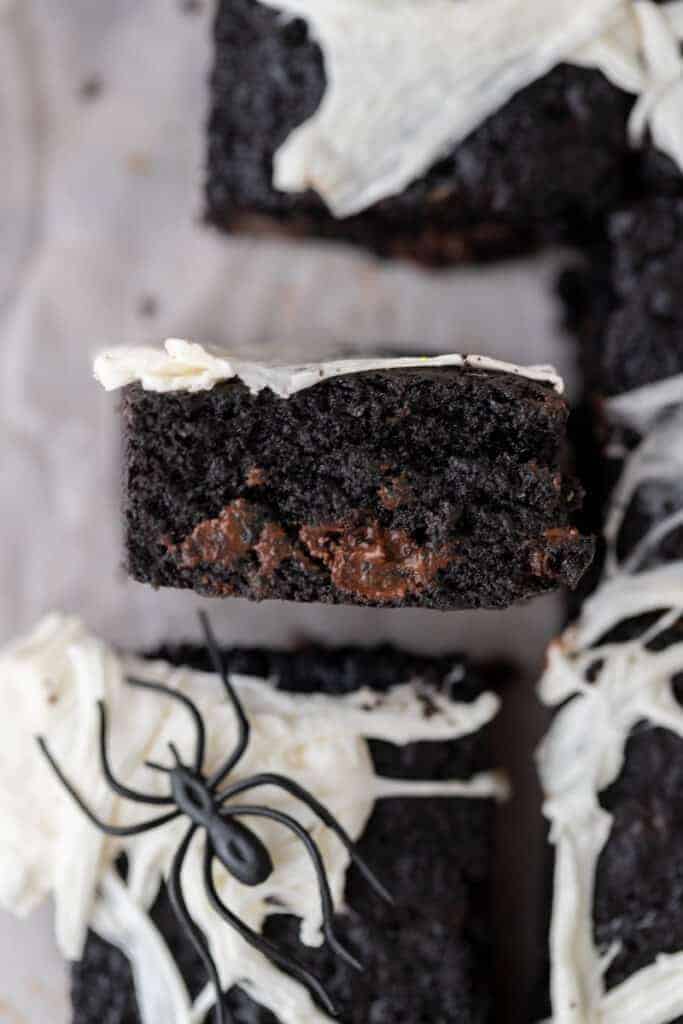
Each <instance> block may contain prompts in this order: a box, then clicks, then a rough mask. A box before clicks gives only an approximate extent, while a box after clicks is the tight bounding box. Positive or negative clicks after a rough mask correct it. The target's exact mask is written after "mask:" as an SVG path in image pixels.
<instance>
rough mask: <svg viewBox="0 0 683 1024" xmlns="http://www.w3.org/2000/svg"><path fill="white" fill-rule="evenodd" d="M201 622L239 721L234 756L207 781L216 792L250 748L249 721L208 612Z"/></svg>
mask: <svg viewBox="0 0 683 1024" xmlns="http://www.w3.org/2000/svg"><path fill="white" fill-rule="evenodd" d="M199 621H200V622H201V624H202V629H203V630H204V639H205V642H206V647H207V650H208V652H209V656H210V657H211V662H212V664H213V667H214V671H215V672H216V673H217V674H218V675H219V676H220V677H221V681H222V683H223V686H224V687H225V692H226V693H227V695H228V700H229V701H230V703H231V704H232V707H233V710H234V712H235V717H236V719H237V744H236V746H235V749H234V750H233V752H232V754H231V755H230V757H229V758H228V759H227V761H225V763H224V764H223V765H222V766H221V767H220V768H218V769H217V771H215V772H214V773H213V775H210V776H209V778H208V779H207V785H208V787H209V789H211V790H214V791H215V790H216V789H217V788H218V786H220V784H221V782H222V781H223V779H225V778H226V776H228V775H229V774H230V772H231V771H232V769H233V768H234V767H235V765H236V764H237V762H238V761H239V760H240V758H241V757H242V756H243V754H244V752H245V750H246V749H247V747H248V746H249V721H248V719H247V716H246V715H245V713H244V708H243V707H242V703H241V701H240V699H239V697H238V696H237V694H236V693H235V690H234V688H233V685H232V683H231V682H230V679H229V678H228V673H227V672H226V670H225V664H224V663H223V657H222V655H221V650H220V647H219V646H218V643H217V641H216V637H215V636H214V632H213V629H212V628H211V623H210V622H209V617H208V615H207V614H206V612H204V611H201V612H200V613H199Z"/></svg>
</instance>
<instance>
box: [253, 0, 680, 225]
mask: <svg viewBox="0 0 683 1024" xmlns="http://www.w3.org/2000/svg"><path fill="white" fill-rule="evenodd" d="M263 2H265V3H266V4H267V5H269V6H271V7H274V8H276V9H277V10H279V11H281V12H283V13H284V14H285V15H288V16H292V17H300V18H303V19H305V21H306V22H307V24H308V26H309V29H310V32H311V35H312V37H313V38H314V39H315V41H316V42H317V43H318V44H319V45H320V47H321V49H322V53H323V58H324V62H325V70H326V78H327V84H326V89H325V93H324V95H323V99H322V102H321V103H320V106H319V107H318V109H317V111H316V112H315V113H314V114H313V115H312V116H311V117H310V118H309V119H308V120H306V121H305V122H304V123H303V124H302V125H300V126H299V127H297V128H295V129H294V130H293V131H292V132H291V133H290V135H289V136H288V138H287V139H285V141H284V143H283V144H282V145H281V147H280V149H279V150H278V152H277V153H276V157H275V163H274V177H273V183H274V185H275V187H276V188H278V189H281V190H282V191H285V192H302V191H304V190H305V189H307V188H312V189H314V190H315V191H316V192H317V193H318V194H319V195H320V196H321V197H322V198H323V199H324V200H325V202H326V203H327V205H328V207H329V208H330V210H331V211H332V212H333V214H334V215H335V216H337V217H347V216H350V215H351V214H354V213H358V212H360V211H362V210H364V209H367V208H368V207H369V206H371V205H372V204H373V203H376V202H378V201H379V200H381V199H384V198H386V197H387V196H391V195H395V194H397V193H400V192H402V191H404V189H405V188H406V187H407V186H408V185H409V184H410V183H411V182H412V181H414V180H415V179H417V178H419V177H420V176H421V175H422V174H424V173H425V171H427V170H428V169H429V168H430V167H431V166H432V165H433V164H434V163H435V162H436V161H437V160H438V159H440V158H441V157H443V156H444V155H445V154H446V153H447V152H449V151H450V150H451V149H452V148H453V147H454V146H456V145H457V144H458V143H460V142H462V141H463V140H464V139H465V138H466V137H467V136H468V135H469V134H470V132H472V131H473V130H474V129H476V128H477V127H478V126H479V125H481V124H482V123H483V122H484V121H485V120H486V118H488V117H489V116H490V115H492V114H494V113H495V112H496V111H497V110H499V109H500V108H501V107H502V106H504V104H505V103H506V102H507V101H508V100H509V99H511V98H512V96H514V95H515V93H517V92H519V91H520V90H521V89H523V88H525V87H526V86H527V85H530V84H531V83H532V82H534V81H535V80H537V79H539V78H541V77H542V76H543V75H545V74H546V73H548V72H549V71H551V70H552V68H553V67H555V66H556V65H558V64H560V63H562V62H568V63H574V64H579V65H587V66H590V67H595V68H599V69H600V70H602V71H603V72H604V74H605V75H606V76H607V77H608V78H609V79H610V81H612V82H613V83H614V84H615V85H617V86H618V87H619V88H622V89H625V90H626V91H628V92H630V93H632V94H634V95H635V96H636V97H637V102H636V105H635V108H634V110H633V116H632V119H631V123H630V135H631V139H632V142H633V144H634V145H637V144H639V143H641V142H642V140H643V137H644V135H645V133H646V130H649V132H650V135H651V137H652V139H653V141H654V144H655V146H656V147H657V148H658V149H660V150H661V151H662V152H664V153H666V154H667V155H668V156H670V157H671V158H672V159H673V160H674V161H675V162H677V163H678V165H679V166H680V167H681V168H683V61H682V60H681V53H680V43H681V40H683V4H682V3H681V0H670V2H668V3H665V4H664V5H663V6H657V5H656V4H654V3H653V2H651V0H551V2H549V0H473V2H472V0H263Z"/></svg>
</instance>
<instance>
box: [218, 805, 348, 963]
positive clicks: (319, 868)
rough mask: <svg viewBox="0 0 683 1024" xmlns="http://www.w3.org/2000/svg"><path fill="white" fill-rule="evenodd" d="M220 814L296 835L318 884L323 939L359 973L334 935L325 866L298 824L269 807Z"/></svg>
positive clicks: (234, 809) (227, 810) (239, 808)
mask: <svg viewBox="0 0 683 1024" xmlns="http://www.w3.org/2000/svg"><path fill="white" fill-rule="evenodd" d="M223 814H225V815H227V816H229V817H234V818H239V817H246V816H251V817H254V818H269V819H270V820H271V821H277V822H278V823H279V824H280V825H284V827H285V828H288V829H289V830H290V831H291V832H293V833H294V835H295V836H297V838H298V839H300V840H301V842H302V843H303V844H304V847H305V848H306V852H307V854H308V856H309V857H310V859H311V863H312V864H313V867H314V869H315V874H316V878H317V881H318V891H319V893H320V903H321V907H322V912H323V933H324V935H325V938H326V939H327V942H328V943H329V945H330V948H331V949H333V950H334V952H335V953H336V954H337V956H339V957H341V959H342V960H344V961H346V963H347V964H349V966H350V967H353V968H354V969H355V970H357V971H362V970H363V969H364V968H363V965H362V964H361V963H360V962H359V961H358V960H356V958H355V956H354V955H353V954H352V953H350V952H349V950H348V949H346V947H345V946H343V945H342V943H341V942H340V941H339V939H338V938H337V936H336V935H335V933H334V904H333V902H332V893H331V892H330V885H329V882H328V881H327V874H326V871H325V865H324V863H323V859H322V856H321V853H320V850H319V849H318V845H317V843H316V842H315V840H314V839H313V838H312V837H311V836H310V835H309V834H308V832H307V831H306V829H305V828H304V827H303V825H300V824H299V822H298V821H297V820H296V819H295V818H292V817H290V815H289V814H285V813H284V812H283V811H276V810H274V809H273V808H272V807H257V806H252V805H251V804H236V805H235V806H234V807H226V808H224V810H223Z"/></svg>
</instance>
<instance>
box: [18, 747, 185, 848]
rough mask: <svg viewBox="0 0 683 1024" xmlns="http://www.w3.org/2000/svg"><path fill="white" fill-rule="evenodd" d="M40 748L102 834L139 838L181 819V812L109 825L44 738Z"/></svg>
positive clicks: (84, 812)
mask: <svg viewBox="0 0 683 1024" xmlns="http://www.w3.org/2000/svg"><path fill="white" fill-rule="evenodd" d="M37 741H38V746H39V747H40V749H41V751H42V752H43V754H44V756H45V758H46V759H47V761H48V763H49V765H50V767H51V768H52V770H53V772H54V773H55V775H56V776H57V778H58V779H59V781H60V782H61V784H62V785H63V786H64V788H65V789H66V791H67V792H68V793H69V795H70V796H71V798H72V800H73V801H74V802H75V803H76V804H77V805H78V807H80V809H81V810H82V811H83V814H85V816H86V818H87V819H88V820H89V821H90V822H91V823H92V824H93V825H95V826H96V827H97V828H99V829H100V831H101V832H105V833H106V834H107V835H108V836H138V835H140V834H141V833H142V832H150V831H151V830H152V829H153V828H158V827H159V826H160V825H165V824H166V823H167V822H169V821H173V820H174V819H175V818H179V817H180V811H171V812H170V813H169V814H163V815H161V817H159V818H152V819H151V820H150V821H143V822H141V823H140V824H139V825H126V826H121V825H108V824H107V822H106V821H102V820H101V819H100V818H98V817H97V815H96V814H95V813H94V811H91V810H90V808H89V807H88V805H87V804H86V802H85V801H84V800H83V798H82V797H81V796H80V794H79V793H78V791H77V790H76V789H75V788H74V786H72V785H71V783H70V782H69V780H68V779H67V777H66V775H65V774H64V772H63V771H62V769H61V768H60V767H59V765H58V764H57V762H56V761H55V759H54V757H53V756H52V754H51V753H50V751H49V749H48V746H47V743H46V742H45V740H44V739H43V737H42V736H39V737H37Z"/></svg>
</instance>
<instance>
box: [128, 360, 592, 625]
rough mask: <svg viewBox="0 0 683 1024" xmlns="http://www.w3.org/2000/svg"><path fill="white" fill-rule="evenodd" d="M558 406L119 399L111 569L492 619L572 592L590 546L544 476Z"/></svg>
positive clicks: (436, 388) (446, 384)
mask: <svg viewBox="0 0 683 1024" xmlns="http://www.w3.org/2000/svg"><path fill="white" fill-rule="evenodd" d="M566 418H567V405H566V402H565V401H564V399H563V398H562V397H561V396H560V395H558V394H557V393H556V391H555V390H554V388H553V387H552V386H550V385H549V384H546V383H544V382H539V381H536V380H530V379H528V378H526V377H524V376H521V375H519V374H516V373H512V372H507V373H503V372H490V371H484V370H481V369H473V368H471V367H467V368H459V367H458V368H456V367H443V366H441V367H422V366H419V367H417V368H413V369H407V368H400V369H390V370H381V371H380V370H378V371H371V372H361V373H347V374H344V375H342V376H338V377H336V378H332V379H327V380H323V381H321V382H320V383H318V384H315V385H314V386H312V387H309V388H307V389H305V390H303V391H299V392H297V393H295V394H293V395H291V396H290V397H289V398H286V399H285V398H280V397H278V396H277V395H275V394H274V392H273V391H271V390H270V389H268V388H264V389H263V390H262V391H260V392H259V393H258V394H257V395H255V396H254V395H252V394H251V393H250V391H249V390H248V389H247V387H245V386H244V384H242V383H241V382H240V381H239V380H236V379H233V380H229V381H226V382H222V383H219V384H217V385H216V386H214V387H213V388H212V389H210V390H207V391H202V392H197V393H189V392H181V391H178V392H173V393H162V394H159V393H156V392H152V391H145V390H143V389H142V388H141V387H140V386H139V385H137V384H133V385H129V386H128V387H127V388H126V389H125V391H124V398H123V422H124V440H125V498H124V514H125V527H126V547H127V557H128V569H129V572H130V574H131V575H132V576H133V577H134V578H135V579H137V580H140V581H142V582H147V583H151V584H153V585H154V586H171V587H185V588H192V589H194V590H195V591H197V592H198V593H201V594H205V595H209V596H220V597H224V596H241V597H248V598H251V599H254V600H260V599H264V598H280V599H286V600H296V601H313V602H316V601H317V602H326V603H335V604H336V603H343V604H360V605H383V606H416V607H426V608H438V609H443V610H449V609H454V608H474V607H505V606H507V605H509V604H511V603H513V602H515V601H520V600H522V599H526V598H529V597H533V596H534V595H536V594H540V593H543V592H546V591H549V590H552V589H554V588H556V587H557V586H558V584H562V583H566V584H569V585H570V586H574V585H576V583H577V582H578V580H579V579H580V577H581V575H582V573H583V572H584V570H585V569H586V567H587V565H588V564H589V562H590V560H591V557H592V552H593V544H592V541H591V540H590V539H587V538H584V537H581V536H580V535H579V533H578V532H577V530H576V529H575V528H574V527H573V526H572V525H571V514H572V510H574V509H576V508H577V507H578V506H579V505H580V501H581V494H580V491H579V490H578V488H577V486H576V484H575V483H574V481H572V480H571V479H565V478H564V477H563V475H562V473H561V470H560V468H559V460H560V457H561V449H562V447H563V442H564V432H565V424H566Z"/></svg>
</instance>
